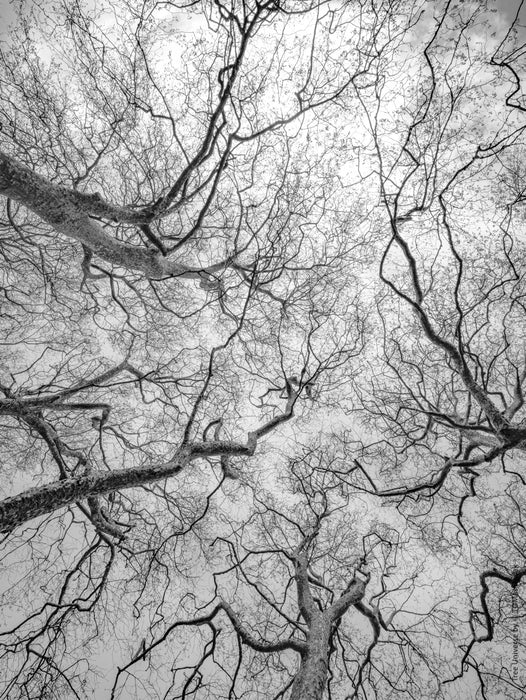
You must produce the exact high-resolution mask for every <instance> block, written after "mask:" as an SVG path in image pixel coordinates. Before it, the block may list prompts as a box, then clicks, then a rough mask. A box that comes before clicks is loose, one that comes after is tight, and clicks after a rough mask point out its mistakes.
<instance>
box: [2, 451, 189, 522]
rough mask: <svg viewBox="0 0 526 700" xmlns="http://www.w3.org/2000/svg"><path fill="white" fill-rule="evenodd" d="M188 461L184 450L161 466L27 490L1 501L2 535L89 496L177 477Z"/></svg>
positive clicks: (56, 483) (84, 477)
mask: <svg viewBox="0 0 526 700" xmlns="http://www.w3.org/2000/svg"><path fill="white" fill-rule="evenodd" d="M188 461H189V454H188V453H185V452H183V451H181V454H179V455H177V457H176V458H175V459H173V460H171V461H170V462H167V463H166V464H162V465H156V466H152V467H141V468H137V469H119V470H117V471H113V472H95V473H93V474H89V475H85V476H78V477H71V478H69V479H62V480H60V481H54V482H52V483H50V484H46V485H45V486H39V487H37V488H34V489H28V490H27V491H24V492H23V493H20V494H18V495H17V496H12V497H11V498H6V499H4V500H3V501H0V532H10V531H11V530H13V529H14V528H15V527H17V526H18V525H22V524H23V523H25V522H27V521H28V520H31V519H32V518H36V517H37V516H39V515H45V514H46V513H51V512H53V511H54V510H57V509H59V508H63V507H65V506H68V505H71V504H72V503H75V502H76V501H81V500H83V499H85V498H87V497H91V496H101V495H103V494H105V493H110V492H112V491H115V490H117V489H122V488H132V487H133V486H137V485H140V484H147V483H150V482H152V481H159V480H160V479H166V478H168V477H170V476H174V475H175V474H177V473H178V472H180V471H181V469H183V467H184V466H185V465H186V464H187V463H188Z"/></svg>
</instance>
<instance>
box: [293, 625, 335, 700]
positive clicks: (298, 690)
mask: <svg viewBox="0 0 526 700" xmlns="http://www.w3.org/2000/svg"><path fill="white" fill-rule="evenodd" d="M331 628H332V621H331V619H330V617H329V615H328V614H327V612H324V613H322V612H319V613H317V614H315V616H314V618H313V619H312V622H311V625H310V628H309V637H308V640H307V651H306V653H304V654H303V655H302V657H301V663H300V668H299V671H298V673H297V675H296V678H295V679H294V683H293V685H292V693H291V696H290V700H321V698H322V697H323V691H324V690H325V684H326V683H327V671H328V669H329V649H330V639H331Z"/></svg>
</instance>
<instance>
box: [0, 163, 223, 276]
mask: <svg viewBox="0 0 526 700" xmlns="http://www.w3.org/2000/svg"><path fill="white" fill-rule="evenodd" d="M0 193H1V194H3V195H4V196H6V197H10V198H12V199H15V200H16V201H18V202H20V203H21V204H23V205H24V206H25V207H27V208H28V209H30V210H31V211H32V212H34V213H35V214H37V215H38V216H39V217H40V218H41V219H43V220H44V221H46V222H47V223H48V224H50V225H51V226H52V227H53V228H54V229H55V231H58V232H59V233H62V234H63V235H65V236H67V237H68V238H73V239H74V240H76V241H78V242H79V243H82V244H83V245H85V246H86V247H87V248H89V249H90V250H91V251H93V252H94V253H96V254H97V255H98V256H99V257H100V258H102V259H103V260H105V261H106V262H109V263H111V264H112V265H118V266H119V267H124V268H126V269H129V270H137V271H139V272H142V273H143V274H144V275H146V277H148V278H150V279H159V278H163V277H190V278H195V279H199V278H200V277H201V275H202V273H203V272H208V273H213V272H217V271H218V270H221V269H222V268H223V267H225V266H226V265H227V264H229V261H223V262H221V263H217V264H216V265H211V266H209V267H205V268H198V269H193V268H191V267H189V266H188V265H184V264H181V263H179V262H176V261H175V260H174V259H173V258H170V257H164V256H163V255H162V254H161V253H160V252H159V251H158V250H157V249H153V248H146V247H143V246H134V245H130V244H128V243H123V242H122V241H118V240H116V239H115V238H113V236H111V235H110V234H108V233H107V232H106V231H105V230H104V228H103V227H102V226H101V225H100V224H99V223H98V222H97V221H96V220H95V219H93V218H92V217H99V218H103V219H107V220H110V221H118V222H121V223H133V224H137V225H139V224H140V223H141V222H145V221H148V218H147V217H146V215H145V214H144V212H142V213H141V212H135V213H134V211H133V210H131V209H128V208H126V207H117V206H114V205H112V204H110V203H108V202H105V201H104V200H103V199H102V198H101V197H100V196H99V195H98V194H93V195H91V194H84V193H81V192H76V191H75V190H71V189H68V188H67V187H62V186H60V185H55V184H53V183H52V182H50V181H49V180H47V179H46V178H45V177H42V176H41V175H38V174H37V173H34V172H33V171H31V170H29V169H28V168H26V167H25V166H23V165H21V164H20V163H18V162H17V161H16V160H14V159H13V158H11V157H10V156H8V155H6V154H5V153H2V152H0Z"/></svg>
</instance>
